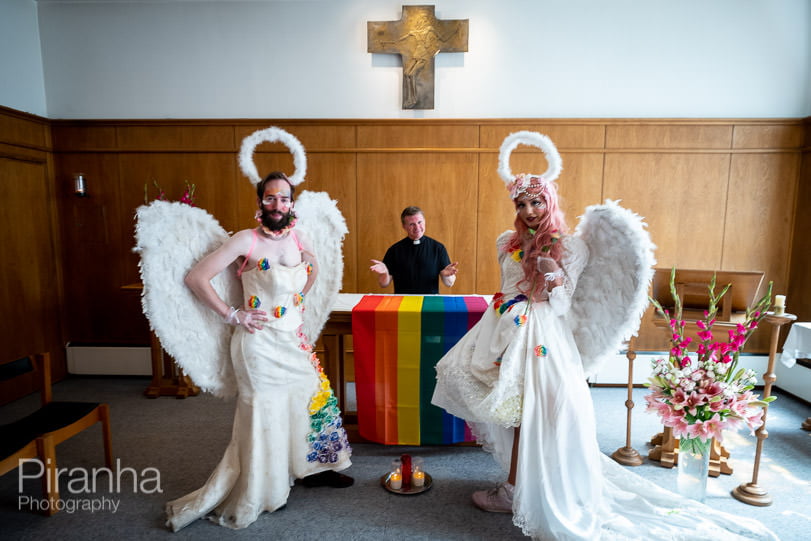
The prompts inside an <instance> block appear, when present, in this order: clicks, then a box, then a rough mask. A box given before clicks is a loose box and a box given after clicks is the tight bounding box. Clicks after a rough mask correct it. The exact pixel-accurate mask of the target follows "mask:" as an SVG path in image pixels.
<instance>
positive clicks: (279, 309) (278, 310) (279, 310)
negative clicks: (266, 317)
mask: <svg viewBox="0 0 811 541" xmlns="http://www.w3.org/2000/svg"><path fill="white" fill-rule="evenodd" d="M285 312H287V308H285V307H284V306H276V307H275V308H273V317H275V318H280V317H282V316H283V315H284V313H285Z"/></svg>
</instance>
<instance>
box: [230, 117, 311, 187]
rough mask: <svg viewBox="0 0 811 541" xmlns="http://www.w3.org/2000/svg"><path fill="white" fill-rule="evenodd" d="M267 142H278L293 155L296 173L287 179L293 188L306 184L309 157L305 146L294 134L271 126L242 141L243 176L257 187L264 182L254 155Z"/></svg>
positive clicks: (241, 162)
mask: <svg viewBox="0 0 811 541" xmlns="http://www.w3.org/2000/svg"><path fill="white" fill-rule="evenodd" d="M265 141H267V142H268V143H275V142H277V141H278V142H279V143H282V144H283V145H284V146H286V147H287V148H288V149H289V150H290V153H291V154H292V155H293V168H294V172H293V174H292V175H288V176H287V179H288V180H289V181H290V184H292V185H293V186H297V185H298V184H301V183H302V182H304V175H305V174H306V173H307V155H306V154H305V152H304V146H303V145H302V144H301V142H300V141H299V140H298V139H296V137H295V136H294V135H293V134H291V133H289V132H286V131H284V130H283V129H281V128H277V127H275V126H271V127H270V128H265V129H263V130H258V131H255V132H253V133H252V134H251V135H249V136H248V137H246V138H245V139H243V140H242V148H241V149H240V151H239V167H240V169H242V174H243V175H245V176H246V177H248V179H249V180H250V181H251V184H252V185H254V186H255V185H256V184H257V183H258V182H260V181H261V180H262V177H261V176H259V172H258V171H257V170H256V163H255V162H254V161H253V153H254V151H255V150H256V147H257V146H259V144H260V143H264V142H265Z"/></svg>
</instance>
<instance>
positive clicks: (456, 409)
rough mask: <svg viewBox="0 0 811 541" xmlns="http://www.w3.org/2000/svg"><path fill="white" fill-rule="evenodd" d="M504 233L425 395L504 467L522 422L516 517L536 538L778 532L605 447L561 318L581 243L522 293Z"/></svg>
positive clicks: (572, 240) (582, 259)
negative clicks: (546, 286) (545, 288)
mask: <svg viewBox="0 0 811 541" xmlns="http://www.w3.org/2000/svg"><path fill="white" fill-rule="evenodd" d="M509 233H510V232H508V233H505V234H503V235H502V236H501V237H499V240H498V243H497V244H498V246H499V260H500V261H499V262H500V265H501V276H502V283H501V288H502V289H501V295H499V294H497V295H496V296H495V297H494V300H493V303H492V304H491V307H490V308H488V310H487V312H486V313H485V315H484V316H482V318H481V320H480V321H479V323H478V324H477V325H476V326H475V327H473V328H472V329H471V330H470V331H469V332H468V334H466V335H465V336H464V337H463V338H462V339H461V340H460V341H459V342H458V343H457V344H456V345H455V346H454V347H453V348H452V349H451V350H450V351H449V352H448V353H447V354H446V355H445V356H444V357H443V358H442V359H441V360H440V361H439V363H438V364H437V385H436V390H435V392H434V396H433V399H432V402H433V403H434V404H435V405H437V406H439V407H442V408H444V409H445V410H446V411H448V412H449V413H451V414H453V415H456V416H457V417H461V418H463V419H465V420H466V421H467V422H468V424H469V425H470V426H471V429H472V430H473V431H474V433H475V434H476V436H477V438H478V439H479V441H480V442H481V443H482V444H483V446H484V448H485V449H486V450H488V451H490V452H492V453H493V455H494V457H495V458H496V460H497V461H498V462H499V463H500V464H501V466H502V467H503V468H504V470H505V471H507V470H508V469H509V465H510V459H511V451H512V441H513V431H514V429H513V427H516V426H520V427H521V433H520V439H519V450H518V464H517V476H516V484H515V492H514V496H513V522H514V523H515V524H516V525H517V526H519V527H520V528H521V529H522V531H523V532H524V534H526V535H529V536H532V537H534V538H538V539H566V540H569V539H588V540H594V539H600V538H602V539H610V540H612V541H613V540H617V539H639V540H650V539H684V540H696V539H708V540H709V539H712V540H718V539H724V540H727V539H776V536H775V535H774V534H773V533H772V532H770V531H769V530H768V529H766V528H765V527H764V526H763V525H762V524H761V523H759V522H758V521H755V520H752V519H748V518H743V517H739V516H733V515H730V514H727V513H723V512H719V511H716V510H713V509H711V508H710V507H708V506H706V505H703V504H700V503H698V502H695V501H693V500H687V499H685V498H682V497H680V496H678V495H676V494H674V493H672V492H670V491H667V490H664V489H662V488H661V487H659V486H657V485H655V484H653V483H650V482H648V481H646V480H645V479H643V478H641V477H639V476H638V475H636V474H634V473H632V472H630V471H628V470H626V469H624V468H623V467H621V466H619V465H618V464H616V463H615V462H614V461H613V460H611V459H610V458H608V457H606V456H605V455H603V454H602V453H601V452H600V450H599V446H598V444H597V437H596V425H595V418H594V408H593V404H592V401H591V394H590V392H589V388H588V385H587V383H586V377H585V375H584V371H583V367H582V363H581V359H580V354H579V353H578V348H577V344H576V343H575V340H574V338H573V336H572V332H571V330H570V325H569V323H568V321H567V318H566V313H567V312H568V310H569V307H570V302H571V295H572V293H573V291H574V289H575V286H576V284H577V278H578V276H579V275H580V273H581V271H582V269H583V268H584V267H585V265H586V263H587V262H588V256H589V254H588V249H587V247H586V245H585V243H584V242H583V241H582V240H581V239H580V238H579V237H575V236H569V237H565V238H564V240H563V242H564V247H565V255H564V258H563V261H561V266H562V267H563V269H564V271H565V273H566V277H565V283H564V286H561V287H558V288H556V289H555V290H554V291H553V292H552V293H551V298H550V299H549V300H548V302H547V301H544V302H539V303H534V304H530V305H528V304H527V302H526V300H522V298H521V297H520V296H519V295H520V291H519V290H518V288H517V284H518V282H519V281H520V280H521V279H522V278H523V270H522V267H521V264H520V259H519V257H518V256H515V257H513V255H514V254H505V253H503V252H502V250H501V247H502V246H504V245H505V244H506V241H507V239H508V237H509ZM522 316H526V320H525V321H524V322H521V318H522ZM518 323H521V324H520V325H519V324H518Z"/></svg>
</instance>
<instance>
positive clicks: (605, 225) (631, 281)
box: [569, 199, 656, 376]
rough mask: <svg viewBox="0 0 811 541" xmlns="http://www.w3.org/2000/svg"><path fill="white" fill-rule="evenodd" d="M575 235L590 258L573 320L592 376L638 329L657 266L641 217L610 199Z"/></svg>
mask: <svg viewBox="0 0 811 541" xmlns="http://www.w3.org/2000/svg"><path fill="white" fill-rule="evenodd" d="M574 234H575V235H577V236H579V237H580V238H581V239H582V240H583V241H584V242H585V243H586V246H587V247H588V250H589V259H588V263H587V264H586V267H585V268H584V270H583V273H582V274H581V275H580V278H579V280H578V282H577V287H576V288H575V291H574V294H573V297H572V307H571V310H570V312H569V322H570V324H571V327H572V332H573V333H574V338H575V342H577V347H578V349H579V351H580V355H581V357H582V359H583V368H584V370H585V373H586V375H587V376H590V375H593V374H595V373H596V372H597V371H598V370H599V368H600V366H601V365H602V364H603V363H604V362H605V361H606V360H607V359H608V358H609V357H611V356H613V355H614V354H615V353H616V352H617V351H619V350H620V348H621V347H622V342H623V341H625V340H628V339H629V338H630V337H631V336H633V335H635V334H636V332H637V331H638V330H639V324H640V321H641V318H642V315H643V313H644V312H645V309H646V308H647V306H648V290H649V287H650V282H651V279H652V278H653V272H654V271H653V267H654V265H655V264H656V259H655V258H654V255H653V251H654V250H655V248H656V247H655V246H654V244H653V243H652V242H651V239H650V235H649V234H648V231H647V229H646V224H645V223H644V222H643V220H642V217H641V216H639V215H638V214H635V213H633V212H631V211H630V210H628V209H625V208H623V207H621V206H620V205H619V204H618V203H617V202H615V201H611V200H610V199H609V200H606V202H605V204H603V205H592V206H590V207H588V208H587V209H586V212H585V214H584V215H583V217H582V219H581V220H580V223H579V224H578V226H577V228H576V230H575V233H574Z"/></svg>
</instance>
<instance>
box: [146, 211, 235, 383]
mask: <svg viewBox="0 0 811 541" xmlns="http://www.w3.org/2000/svg"><path fill="white" fill-rule="evenodd" d="M136 220H137V224H136V228H135V240H136V245H135V248H134V251H135V252H136V253H139V254H140V256H141V262H140V264H139V266H140V269H141V281H142V282H143V286H144V291H143V297H142V299H141V300H142V305H143V310H144V314H145V315H146V317H147V319H148V320H149V324H150V327H151V328H152V330H153V331H154V332H155V334H156V335H157V336H158V339H160V342H161V345H162V346H163V348H164V349H165V350H166V352H167V353H169V355H171V356H172V357H174V359H175V361H177V364H178V365H179V366H180V367H181V368H182V369H183V371H184V372H185V373H186V374H187V375H188V376H189V377H191V379H192V380H193V381H194V383H195V384H196V385H198V386H199V387H200V388H201V389H203V390H204V391H208V392H211V393H212V394H214V395H216V396H221V397H228V396H233V395H235V394H236V381H235V379H234V371H233V368H232V365H231V354H230V340H231V333H232V331H233V328H232V327H231V326H230V325H227V324H225V323H224V322H223V321H222V320H221V319H220V318H219V317H218V316H217V314H215V313H214V311H212V310H211V309H210V308H208V307H207V306H206V305H205V304H203V303H202V302H200V301H199V300H198V299H197V298H196V297H195V296H194V294H192V292H191V290H190V289H189V288H188V287H187V286H186V285H185V284H184V282H183V279H184V278H185V276H186V273H187V272H188V271H189V269H191V268H192V267H193V266H194V264H195V263H197V262H198V261H199V260H200V259H202V258H203V257H204V256H205V255H206V254H208V253H210V252H212V251H213V250H215V249H216V248H218V247H219V246H220V245H221V244H222V243H223V242H225V240H226V239H227V238H228V233H227V232H226V231H225V230H224V229H223V228H222V227H221V226H220V224H219V223H218V222H217V220H216V219H215V218H214V217H213V216H211V215H210V214H209V213H207V212H206V211H204V210H202V209H200V208H196V207H192V206H190V205H186V204H183V203H177V202H174V203H170V202H168V201H154V202H152V203H151V204H149V205H144V206H141V207H139V208H138V210H137V211H136ZM211 283H212V285H213V286H214V289H215V290H216V291H217V293H218V294H219V295H220V297H221V298H222V299H223V300H224V301H225V302H226V303H227V304H228V305H229V306H241V305H242V290H241V288H242V286H241V284H240V283H239V280H238V279H237V278H236V276H235V270H234V268H233V266H229V267H228V268H227V269H225V270H224V271H223V272H221V273H220V274H218V275H217V276H215V277H214V279H213V280H212V281H211Z"/></svg>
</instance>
